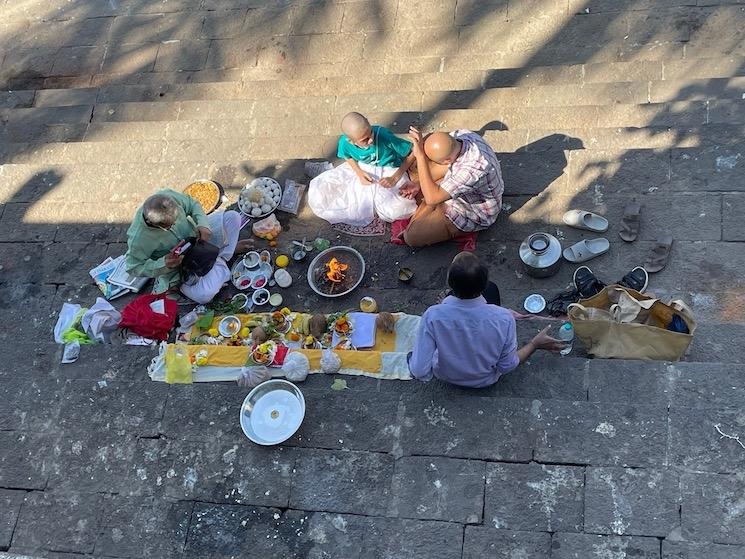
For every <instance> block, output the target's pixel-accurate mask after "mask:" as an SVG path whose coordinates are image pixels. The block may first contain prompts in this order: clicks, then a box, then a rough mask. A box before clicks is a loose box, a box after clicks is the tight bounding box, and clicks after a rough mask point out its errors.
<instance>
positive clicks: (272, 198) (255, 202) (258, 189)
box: [238, 177, 282, 217]
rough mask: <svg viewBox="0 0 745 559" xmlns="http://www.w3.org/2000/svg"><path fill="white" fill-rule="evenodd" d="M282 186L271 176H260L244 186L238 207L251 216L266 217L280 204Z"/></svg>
mask: <svg viewBox="0 0 745 559" xmlns="http://www.w3.org/2000/svg"><path fill="white" fill-rule="evenodd" d="M281 198H282V187H281V186H280V185H279V183H278V182H277V181H275V180H274V179H273V178H271V177H259V178H257V179H254V180H252V181H251V182H250V183H248V184H247V185H246V186H244V187H243V190H241V193H240V194H239V196H238V209H240V210H241V212H243V213H244V214H246V215H248V216H251V217H265V216H268V215H269V214H270V213H272V212H273V211H274V210H276V209H277V206H279V201H280V199H281Z"/></svg>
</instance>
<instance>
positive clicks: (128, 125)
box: [0, 118, 745, 158]
mask: <svg viewBox="0 0 745 559" xmlns="http://www.w3.org/2000/svg"><path fill="white" fill-rule="evenodd" d="M419 122H421V123H422V124H424V126H425V128H426V130H427V131H434V130H436V129H447V128H446V127H445V126H444V124H447V123H443V122H438V121H437V120H436V119H433V118H429V119H427V120H424V119H421V120H419ZM505 126H506V125H504V123H502V122H500V121H492V122H489V123H486V124H485V125H482V127H481V128H480V129H477V131H478V132H480V133H481V134H482V136H484V138H485V139H486V140H487V142H489V143H490V144H491V145H492V146H493V147H494V149H495V150H497V151H500V152H509V151H518V150H521V151H528V152H536V153H537V152H545V151H572V150H581V149H602V150H612V149H668V148H673V147H697V146H700V145H712V146H716V145H728V144H736V143H739V142H740V141H741V140H742V137H743V135H745V124H720V123H714V124H703V125H695V126H690V125H680V126H675V125H661V126H638V127H613V128H594V127H589V128H577V127H565V128H561V127H554V128H547V127H546V123H543V124H542V125H541V126H540V127H537V128H533V129H526V128H510V129H505ZM408 127H409V123H408V121H404V120H401V121H396V123H395V124H393V125H389V128H390V129H391V130H393V131H394V132H396V133H398V134H405V133H407V132H408ZM252 129H253V125H252V121H251V119H249V118H235V119H219V120H212V121H204V120H198V121H194V120H191V121H178V120H173V121H168V122H165V123H164V122H163V121H139V122H127V121H124V122H116V121H102V122H92V123H88V122H83V121H81V122H77V123H68V124H47V123H45V122H38V121H37V122H36V123H35V124H34V123H30V124H27V123H25V122H16V123H11V124H7V125H6V126H5V127H3V128H0V140H2V141H3V142H5V143H8V144H14V143H15V144H31V145H34V146H38V145H40V144H46V143H67V142H80V141H86V142H118V141H127V142H132V141H134V142H142V141H144V142H148V141H162V142H165V141H171V142H173V141H185V140H203V139H204V138H205V137H209V138H211V139H220V140H224V139H228V140H230V139H243V140H246V141H249V142H250V141H251V140H252V139H253V136H252V135H251V134H249V133H248V132H250V131H251V130H252ZM271 133H272V130H271V129H269V130H267V131H263V130H262V131H260V132H259V137H262V136H264V135H265V134H271ZM280 139H281V140H282V141H281V143H277V144H274V145H275V146H276V147H277V148H278V149H279V151H285V148H284V147H281V146H286V147H289V148H290V151H289V152H286V153H285V156H286V157H290V156H295V157H317V158H323V157H330V156H331V155H333V154H335V152H336V148H335V144H336V141H337V140H338V136H337V135H336V134H335V130H333V129H332V130H331V133H330V134H329V135H324V134H313V135H311V136H297V135H295V136H293V140H292V142H288V141H287V140H286V139H284V138H280ZM293 154H296V155H293ZM274 155H277V153H275V154H274Z"/></svg>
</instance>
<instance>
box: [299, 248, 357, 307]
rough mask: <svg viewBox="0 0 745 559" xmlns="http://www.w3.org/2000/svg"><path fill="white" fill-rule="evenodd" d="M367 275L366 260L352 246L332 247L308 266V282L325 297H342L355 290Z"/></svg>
mask: <svg viewBox="0 0 745 559" xmlns="http://www.w3.org/2000/svg"><path fill="white" fill-rule="evenodd" d="M364 276H365V260H364V259H363V258H362V255H361V254H360V253H359V252H357V251H356V250H354V249H353V248H350V247H342V246H339V247H331V248H328V249H326V250H324V251H323V252H321V253H320V254H318V256H316V257H315V258H314V259H313V262H311V263H310V266H308V284H309V285H310V287H311V288H312V289H313V291H315V292H316V293H318V294H319V295H322V296H323V297H341V296H342V295H346V294H347V293H350V292H351V291H352V290H354V288H355V287H357V286H358V285H359V284H360V282H361V281H362V278H363V277H364Z"/></svg>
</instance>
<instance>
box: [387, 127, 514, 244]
mask: <svg viewBox="0 0 745 559" xmlns="http://www.w3.org/2000/svg"><path fill="white" fill-rule="evenodd" d="M409 137H410V138H411V139H412V141H413V143H414V145H413V149H412V153H413V154H414V157H415V158H416V162H417V172H418V174H419V181H418V182H412V183H409V184H408V185H407V186H406V187H404V188H402V189H401V194H402V195H403V196H408V197H410V198H415V199H418V200H420V202H419V205H418V207H417V210H416V212H414V215H413V216H412V218H411V222H410V223H409V226H408V227H407V229H406V230H405V231H404V233H403V239H404V241H405V242H406V244H408V245H409V246H412V247H421V246H427V245H432V244H436V243H440V242H443V241H447V240H449V239H452V238H454V237H457V236H459V235H462V234H464V233H470V232H473V231H481V230H483V229H486V228H487V227H489V226H490V225H492V224H493V223H494V222H495V221H496V219H497V215H498V214H499V211H500V210H501V209H502V194H503V193H504V181H503V180H502V170H501V168H500V166H499V161H498V160H497V156H496V154H495V153H494V150H492V149H491V147H489V145H488V144H487V143H486V142H485V141H484V140H483V138H481V136H479V135H478V134H476V133H474V132H471V131H470V130H456V131H454V132H451V133H450V134H446V133H445V132H434V133H432V134H430V135H429V136H427V137H426V138H422V135H421V133H420V132H419V131H418V130H417V129H416V128H413V127H412V128H411V129H410V131H409Z"/></svg>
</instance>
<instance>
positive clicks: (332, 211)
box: [308, 163, 416, 227]
mask: <svg viewBox="0 0 745 559" xmlns="http://www.w3.org/2000/svg"><path fill="white" fill-rule="evenodd" d="M358 165H359V166H360V169H362V170H363V171H365V172H366V173H368V174H369V175H370V176H371V177H373V179H375V180H380V179H382V178H383V177H389V176H391V175H392V174H393V173H395V172H396V168H395V167H375V166H373V165H367V164H365V163H359V164H358ZM407 180H408V177H407V175H404V176H403V177H401V179H399V181H398V182H397V183H396V184H395V185H394V186H393V187H391V188H385V187H383V186H381V185H380V184H378V183H377V182H374V183H372V184H362V183H361V182H360V179H359V178H357V175H356V174H355V172H354V171H353V170H352V167H351V166H350V165H349V163H343V164H342V165H339V166H338V167H336V168H334V169H331V170H330V171H326V172H324V173H321V174H320V175H318V176H317V177H316V178H314V179H313V180H311V181H310V185H309V186H308V205H309V206H310V209H311V210H313V213H314V214H316V215H317V216H318V217H320V218H323V219H325V220H326V221H328V222H329V223H331V224H334V223H346V224H348V225H354V226H357V227H362V226H364V225H368V224H369V223H370V222H371V221H372V220H373V219H374V218H375V214H377V215H378V217H380V219H382V220H383V221H388V222H391V221H396V220H397V219H404V218H407V217H411V215H412V214H413V213H414V211H415V210H416V202H415V201H414V200H409V199H407V198H404V197H403V196H401V195H400V194H399V189H400V188H401V187H402V186H403V185H404V184H406V182H407Z"/></svg>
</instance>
